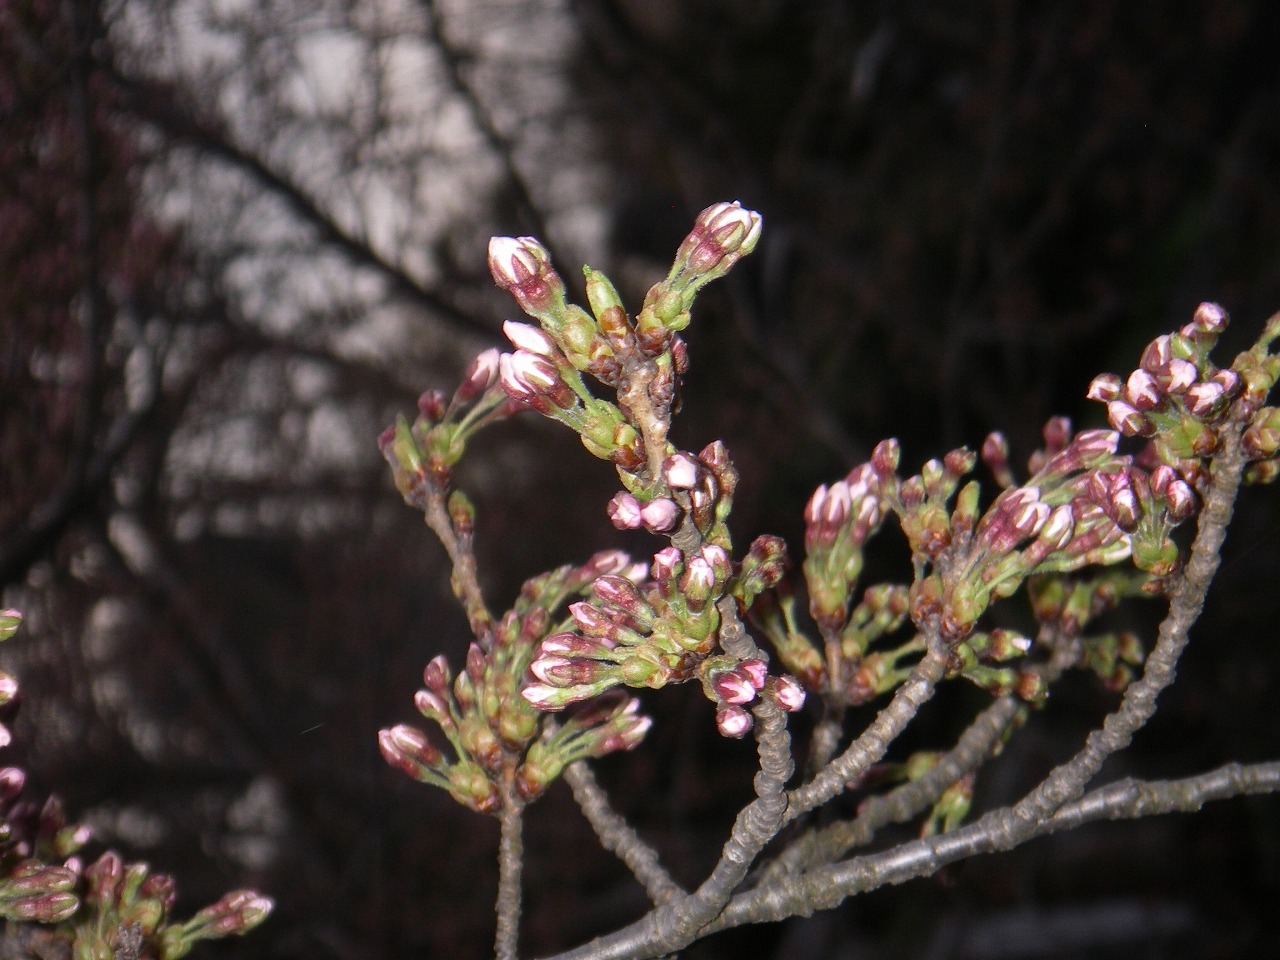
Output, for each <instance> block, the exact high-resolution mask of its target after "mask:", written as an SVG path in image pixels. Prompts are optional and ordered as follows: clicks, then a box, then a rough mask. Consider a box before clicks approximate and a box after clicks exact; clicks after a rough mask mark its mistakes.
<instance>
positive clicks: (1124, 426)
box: [1107, 400, 1151, 437]
mask: <svg viewBox="0 0 1280 960" xmlns="http://www.w3.org/2000/svg"><path fill="white" fill-rule="evenodd" d="M1107 419H1108V420H1109V421H1110V422H1111V425H1112V426H1113V427H1115V428H1116V429H1117V430H1119V431H1120V432H1121V433H1123V434H1124V435H1125V436H1127V437H1137V436H1142V435H1144V434H1145V433H1148V432H1150V430H1151V421H1150V420H1148V419H1147V418H1146V416H1144V415H1143V414H1142V412H1141V411H1139V410H1136V409H1135V408H1134V407H1133V406H1132V405H1130V404H1128V403H1125V402H1124V401H1123V400H1112V401H1111V402H1110V403H1108V404H1107Z"/></svg>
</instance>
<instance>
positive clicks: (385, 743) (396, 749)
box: [378, 723, 443, 779]
mask: <svg viewBox="0 0 1280 960" xmlns="http://www.w3.org/2000/svg"><path fill="white" fill-rule="evenodd" d="M378 748H379V749H380V750H381V751H382V757H383V759H384V760H386V761H387V763H389V764H391V766H393V767H395V768H396V769H398V770H401V771H403V772H404V773H407V774H408V775H409V776H411V777H413V778H415V779H419V778H421V777H422V776H423V775H424V774H426V773H427V772H428V771H430V770H432V768H434V767H436V766H438V765H439V764H440V762H441V760H442V759H443V757H442V756H441V754H440V751H439V750H437V749H436V748H435V747H434V746H432V745H431V741H430V740H428V739H427V735H426V734H425V733H423V732H422V731H421V730H418V729H417V728H416V727H410V726H407V725H406V724H403V723H402V724H398V725H397V726H394V727H391V728H390V729H388V730H379V731H378Z"/></svg>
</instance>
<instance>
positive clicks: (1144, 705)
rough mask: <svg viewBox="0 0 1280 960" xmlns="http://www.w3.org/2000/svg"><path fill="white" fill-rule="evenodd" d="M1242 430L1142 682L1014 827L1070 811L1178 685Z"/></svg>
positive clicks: (1226, 449)
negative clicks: (1163, 696) (1163, 694)
mask: <svg viewBox="0 0 1280 960" xmlns="http://www.w3.org/2000/svg"><path fill="white" fill-rule="evenodd" d="M1241 432H1242V427H1241V426H1239V425H1233V426H1230V427H1227V428H1225V429H1224V430H1223V431H1222V433H1223V438H1222V439H1223V444H1222V450H1221V452H1220V453H1219V454H1217V455H1216V456H1215V457H1214V459H1213V461H1212V464H1211V466H1210V477H1211V485H1210V488H1209V492H1208V495H1207V496H1206V498H1205V505H1204V509H1203V510H1202V511H1201V513H1200V517H1199V522H1198V528H1197V531H1196V537H1195V540H1194V541H1193V542H1192V545H1191V556H1190V559H1189V560H1188V561H1187V566H1186V569H1185V570H1184V571H1183V574H1182V576H1181V577H1179V578H1178V581H1177V585H1176V586H1175V588H1174V592H1173V597H1172V599H1171V600H1170V603H1169V612H1168V614H1167V615H1166V616H1165V618H1164V620H1163V621H1162V622H1161V624H1160V631H1159V634H1158V637H1157V639H1156V643H1155V646H1154V647H1153V648H1152V650H1151V653H1150V654H1149V655H1148V657H1147V660H1146V663H1145V664H1144V666H1143V671H1142V677H1141V679H1139V680H1137V681H1136V682H1134V683H1132V684H1130V685H1129V687H1128V689H1126V690H1125V693H1124V697H1123V699H1122V700H1121V701H1120V706H1119V707H1117V708H1116V710H1115V711H1113V712H1112V713H1111V714H1109V715H1108V716H1107V717H1106V719H1105V720H1103V722H1102V725H1101V726H1100V727H1099V728H1098V729H1096V730H1094V731H1092V732H1091V733H1090V734H1089V736H1088V737H1087V738H1086V739H1085V745H1084V747H1083V748H1082V749H1081V750H1080V751H1079V753H1077V754H1076V755H1075V756H1074V757H1072V758H1071V759H1070V760H1068V761H1067V762H1066V763H1063V764H1061V765H1059V766H1058V767H1056V768H1055V769H1054V770H1052V771H1051V772H1050V773H1049V775H1048V776H1047V777H1045V779H1044V780H1043V781H1042V782H1041V783H1040V785H1039V786H1037V787H1036V788H1035V789H1034V790H1033V791H1031V793H1029V794H1028V795H1027V796H1026V797H1024V798H1023V799H1022V800H1021V801H1020V802H1019V803H1018V804H1017V805H1016V806H1015V807H1013V809H1012V810H1011V811H1010V812H1011V820H1010V823H1009V826H1010V828H1011V829H1016V826H1015V825H1017V824H1027V825H1030V824H1035V823H1038V822H1039V821H1041V820H1044V819H1045V818H1047V817H1049V816H1050V815H1052V814H1053V813H1054V812H1055V811H1056V810H1057V809H1058V808H1059V807H1061V806H1062V805H1063V804H1064V803H1066V802H1068V801H1070V800H1074V799H1075V798H1076V797H1078V796H1080V794H1081V793H1083V792H1084V789H1085V787H1086V786H1088V784H1089V782H1090V781H1091V780H1092V779H1093V778H1094V777H1095V776H1096V775H1097V773H1098V770H1099V769H1101V767H1102V764H1103V762H1104V761H1105V760H1106V759H1107V757H1109V756H1111V755H1112V754H1113V753H1115V752H1117V751H1118V750H1123V749H1124V748H1125V747H1127V746H1128V745H1129V742H1130V741H1131V740H1132V739H1133V735H1134V734H1135V733H1137V732H1138V731H1139V730H1140V729H1142V727H1143V726H1145V725H1146V723H1147V721H1148V720H1150V719H1151V717H1152V715H1153V714H1154V713H1155V710H1156V697H1158V696H1159V695H1160V692H1161V691H1162V690H1164V689H1165V688H1166V687H1167V686H1169V684H1171V683H1173V680H1174V677H1175V675H1176V672H1177V665H1178V658H1179V657H1181V656H1182V651H1183V650H1184V649H1186V645H1187V641H1188V639H1189V637H1190V631H1191V627H1192V625H1193V624H1194V623H1195V622H1196V620H1197V618H1199V616H1200V611H1201V610H1202V609H1204V599H1205V595H1206V594H1207V593H1208V591H1209V584H1210V583H1211V582H1212V581H1213V577H1214V574H1215V573H1217V571H1218V565H1219V563H1220V562H1221V550H1222V543H1223V540H1225V539H1226V535H1227V524H1229V523H1230V522H1231V511H1232V507H1233V506H1234V504H1235V498H1236V494H1237V492H1238V491H1239V489H1240V477H1241V474H1242V472H1243V471H1244V463H1245V460H1244V453H1243V451H1242V450H1241V448H1240V434H1241Z"/></svg>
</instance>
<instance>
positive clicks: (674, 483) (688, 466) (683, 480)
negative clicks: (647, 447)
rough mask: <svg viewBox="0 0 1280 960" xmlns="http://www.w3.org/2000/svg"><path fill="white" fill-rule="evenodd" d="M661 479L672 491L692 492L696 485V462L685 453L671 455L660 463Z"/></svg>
mask: <svg viewBox="0 0 1280 960" xmlns="http://www.w3.org/2000/svg"><path fill="white" fill-rule="evenodd" d="M662 479H663V480H665V481H666V482H667V486H669V487H670V488H671V489H672V490H692V489H693V488H694V487H696V486H697V485H698V461H697V460H695V459H694V458H693V457H691V456H689V455H688V454H686V453H673V454H672V455H671V456H669V457H667V459H666V460H664V461H663V462H662Z"/></svg>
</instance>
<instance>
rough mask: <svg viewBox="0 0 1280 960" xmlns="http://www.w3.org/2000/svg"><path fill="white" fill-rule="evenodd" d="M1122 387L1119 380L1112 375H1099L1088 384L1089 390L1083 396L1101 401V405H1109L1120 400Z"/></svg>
mask: <svg viewBox="0 0 1280 960" xmlns="http://www.w3.org/2000/svg"><path fill="white" fill-rule="evenodd" d="M1122 387H1123V384H1122V383H1121V382H1120V378H1119V377H1117V376H1116V375H1115V374H1114V373H1100V374H1098V375H1097V376H1096V377H1094V378H1093V381H1092V382H1091V383H1090V384H1089V390H1088V392H1087V393H1086V394H1085V396H1086V397H1088V398H1089V399H1090V400H1101V401H1102V402H1103V403H1109V402H1110V401H1112V400H1118V399H1120V390H1121V389H1122Z"/></svg>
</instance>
